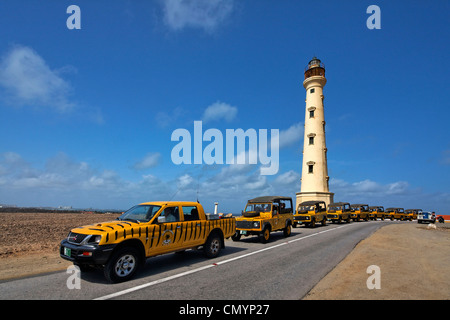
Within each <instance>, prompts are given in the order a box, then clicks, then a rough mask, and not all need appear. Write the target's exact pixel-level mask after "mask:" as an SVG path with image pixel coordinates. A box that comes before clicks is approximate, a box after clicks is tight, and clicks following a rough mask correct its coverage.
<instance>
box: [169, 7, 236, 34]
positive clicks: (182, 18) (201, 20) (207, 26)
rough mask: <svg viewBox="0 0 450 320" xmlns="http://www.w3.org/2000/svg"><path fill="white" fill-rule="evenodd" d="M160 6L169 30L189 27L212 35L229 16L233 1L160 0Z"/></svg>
mask: <svg viewBox="0 0 450 320" xmlns="http://www.w3.org/2000/svg"><path fill="white" fill-rule="evenodd" d="M161 4H162V6H163V12H164V22H165V24H166V25H167V26H168V27H169V28H170V29H172V30H175V31H179V30H182V29H184V28H186V27H189V28H199V29H203V30H204V31H205V32H208V33H212V32H213V31H215V30H216V29H217V28H218V26H219V25H221V24H222V23H224V22H225V21H226V20H227V19H228V17H229V16H230V14H231V12H232V11H233V6H234V0H162V1H161Z"/></svg>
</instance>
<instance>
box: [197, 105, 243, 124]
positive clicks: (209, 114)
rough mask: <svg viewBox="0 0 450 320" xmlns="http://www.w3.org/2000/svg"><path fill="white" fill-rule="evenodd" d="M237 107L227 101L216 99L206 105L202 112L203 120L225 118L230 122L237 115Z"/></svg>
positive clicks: (209, 120)
mask: <svg viewBox="0 0 450 320" xmlns="http://www.w3.org/2000/svg"><path fill="white" fill-rule="evenodd" d="M237 112H238V109H237V108H236V107H233V106H231V105H229V104H227V103H223V102H220V101H217V102H215V103H213V104H212V105H210V106H208V107H207V108H206V110H205V112H204V113H203V117H202V120H203V121H204V122H211V121H220V120H225V121H226V122H231V121H232V120H233V119H234V118H235V117H236V115H237Z"/></svg>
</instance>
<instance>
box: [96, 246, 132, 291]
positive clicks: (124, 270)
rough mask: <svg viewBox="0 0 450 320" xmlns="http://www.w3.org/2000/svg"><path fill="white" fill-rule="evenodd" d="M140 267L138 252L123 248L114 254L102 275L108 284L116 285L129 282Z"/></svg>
mask: <svg viewBox="0 0 450 320" xmlns="http://www.w3.org/2000/svg"><path fill="white" fill-rule="evenodd" d="M139 265H140V256H139V252H138V250H136V249H135V248H133V247H124V248H121V249H119V250H118V251H117V252H115V253H114V254H113V255H112V256H111V258H110V259H109V260H108V262H107V263H106V265H105V268H104V270H103V273H104V274H105V277H106V279H107V280H108V281H109V282H112V283H117V282H124V281H128V280H130V279H131V278H132V277H133V276H134V274H135V273H136V271H137V269H138V268H139Z"/></svg>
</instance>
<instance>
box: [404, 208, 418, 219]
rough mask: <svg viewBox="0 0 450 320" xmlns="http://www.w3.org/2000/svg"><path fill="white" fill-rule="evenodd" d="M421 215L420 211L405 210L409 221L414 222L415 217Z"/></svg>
mask: <svg viewBox="0 0 450 320" xmlns="http://www.w3.org/2000/svg"><path fill="white" fill-rule="evenodd" d="M421 213H422V209H406V210H405V214H406V216H407V218H408V219H409V220H410V221H412V220H416V219H417V216H418V215H419V214H421Z"/></svg>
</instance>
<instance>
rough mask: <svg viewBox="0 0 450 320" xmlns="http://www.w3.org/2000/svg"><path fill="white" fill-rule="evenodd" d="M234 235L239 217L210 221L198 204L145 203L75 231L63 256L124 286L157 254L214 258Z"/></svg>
mask: <svg viewBox="0 0 450 320" xmlns="http://www.w3.org/2000/svg"><path fill="white" fill-rule="evenodd" d="M235 232H236V220H235V219H234V218H232V217H228V218H223V219H209V218H208V217H207V216H206V214H205V212H204V210H203V207H202V205H201V204H200V203H198V202H184V201H183V202H181V201H159V202H145V203H141V204H139V205H137V206H134V207H132V208H131V209H129V210H128V211H126V212H124V213H123V214H122V215H121V216H120V217H118V218H117V220H115V221H111V222H105V223H98V224H93V225H88V226H83V227H79V228H75V229H72V230H71V231H70V232H69V235H68V236H67V238H66V239H64V240H63V241H62V242H61V246H60V256H61V257H62V258H63V259H66V260H70V261H72V262H73V263H74V264H75V265H77V266H79V267H80V269H81V270H82V271H83V270H87V269H89V268H91V267H93V266H97V267H98V266H100V267H102V268H103V270H104V274H105V277H106V279H107V280H108V281H110V282H122V281H127V280H129V279H131V278H132V277H133V276H134V274H135V273H136V271H137V270H138V268H139V267H140V266H142V265H143V264H144V263H145V261H146V258H149V257H153V256H156V255H160V254H165V253H170V252H179V251H184V250H186V249H191V248H203V250H204V252H205V255H206V256H207V257H208V258H214V257H216V256H218V255H219V252H220V250H221V249H222V248H224V247H225V241H224V239H225V238H229V237H231V236H232V235H234V234H235Z"/></svg>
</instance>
